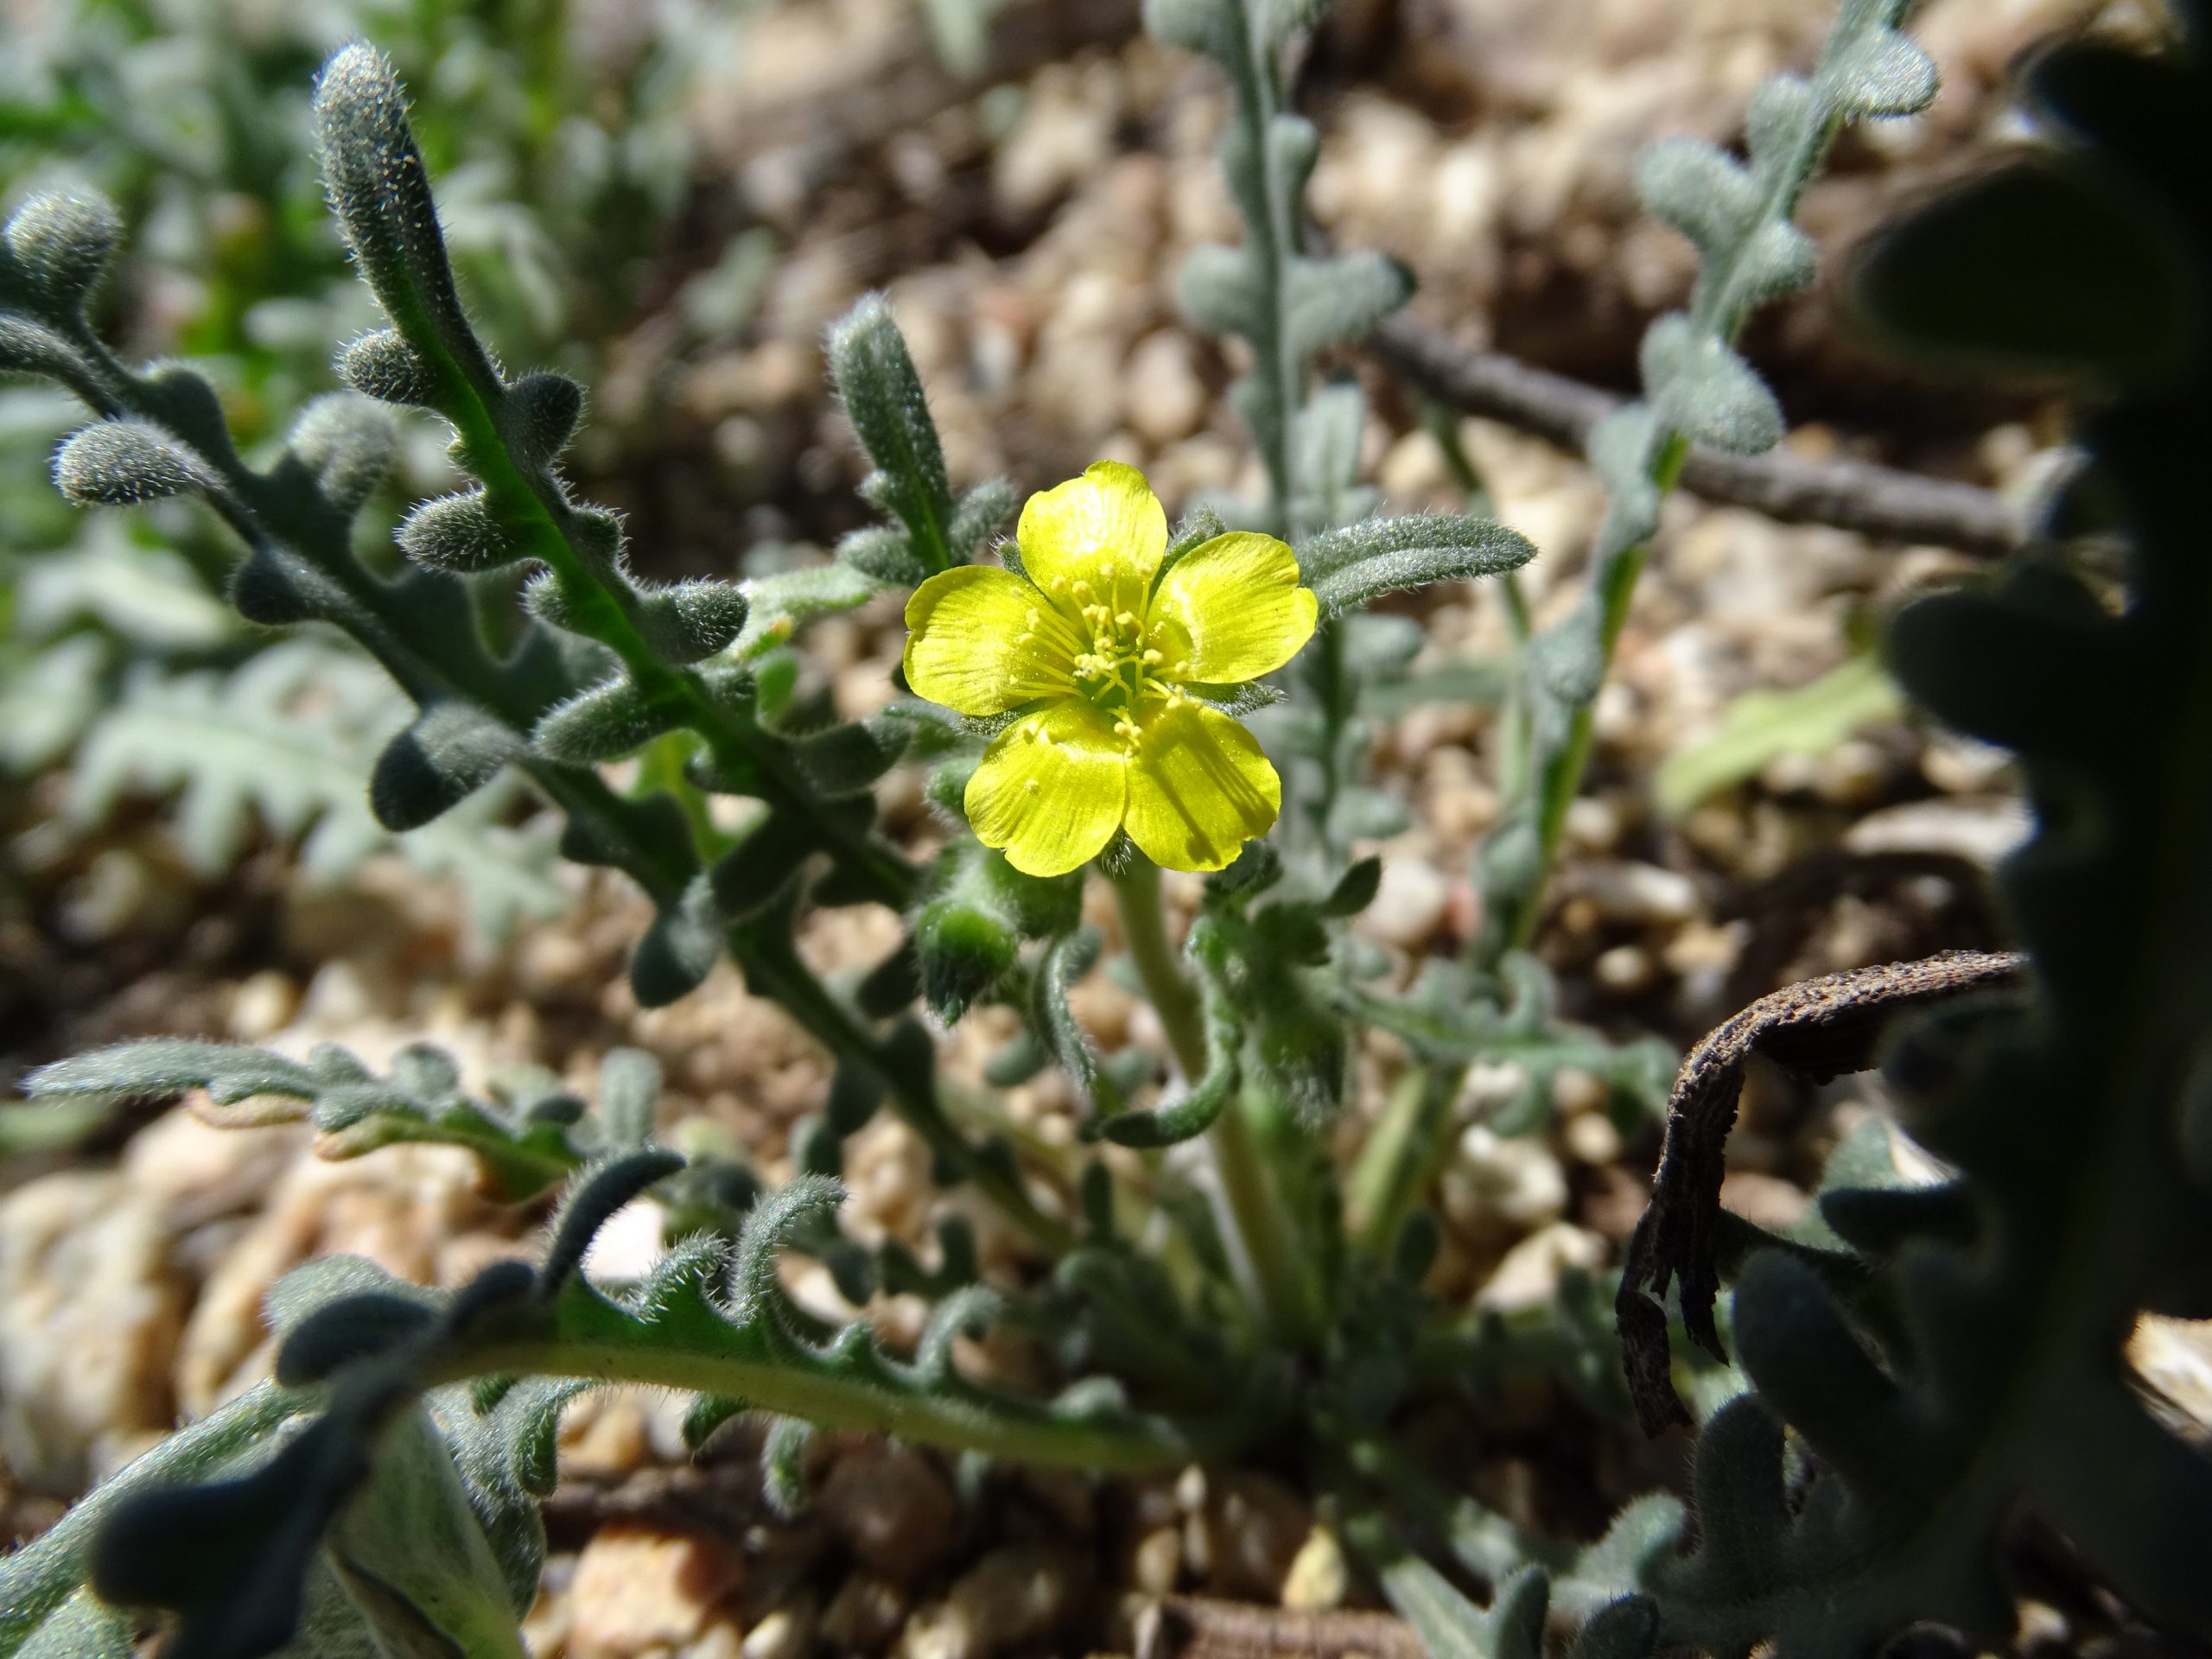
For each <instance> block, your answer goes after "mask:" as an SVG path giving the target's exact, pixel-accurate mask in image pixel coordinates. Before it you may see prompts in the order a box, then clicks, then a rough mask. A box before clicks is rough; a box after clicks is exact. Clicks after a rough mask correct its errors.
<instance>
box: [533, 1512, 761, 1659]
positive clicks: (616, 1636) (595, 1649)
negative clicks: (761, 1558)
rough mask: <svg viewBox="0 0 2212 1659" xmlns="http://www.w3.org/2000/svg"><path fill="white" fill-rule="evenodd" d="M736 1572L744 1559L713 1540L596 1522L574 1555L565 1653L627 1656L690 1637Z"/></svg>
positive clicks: (607, 1658)
mask: <svg viewBox="0 0 2212 1659" xmlns="http://www.w3.org/2000/svg"><path fill="white" fill-rule="evenodd" d="M744 1574H745V1561H744V1558H743V1557H742V1556H741V1555H739V1554H736V1553H735V1552H734V1551H733V1550H731V1549H730V1548H728V1547H727V1546H726V1545H724V1544H722V1543H721V1542H720V1541H716V1540H715V1539H712V1538H709V1537H706V1536H703V1535H697V1534H683V1533H665V1532H659V1531H656V1530H653V1529H650V1528H645V1527H639V1526H632V1525H628V1524H626V1523H623V1522H617V1523H615V1524H614V1525H613V1526H607V1527H602V1528H601V1529H600V1530H599V1531H598V1532H597V1533H595V1534H594V1535H593V1536H592V1540H591V1541H590V1542H589V1543H588V1544H586V1545H585V1546H584V1548H583V1553H582V1554H581V1555H579V1556H578V1557H577V1558H576V1575H575V1581H574V1583H573V1584H572V1585H571V1586H570V1588H569V1595H570V1597H571V1598H572V1599H573V1600H574V1602H575V1613H574V1616H573V1619H572V1622H571V1624H570V1625H569V1641H568V1651H569V1659H635V1656H637V1655H639V1654H642V1653H644V1652H645V1651H646V1650H647V1649H651V1648H657V1647H674V1646H677V1645H679V1644H681V1643H688V1642H690V1641H692V1640H693V1639H694V1638H695V1637H698V1636H700V1635H701V1633H702V1631H704V1630H705V1629H706V1628H707V1624H708V1621H709V1617H710V1615H711V1614H712V1613H713V1611H714V1608H715V1604H716V1603H717V1602H719V1601H721V1599H722V1598H723V1597H725V1596H727V1595H728V1594H729V1593H730V1592H732V1591H733V1590H734V1589H736V1588H737V1587H738V1586H739V1584H740V1583H741V1581H742V1580H743V1578H744Z"/></svg>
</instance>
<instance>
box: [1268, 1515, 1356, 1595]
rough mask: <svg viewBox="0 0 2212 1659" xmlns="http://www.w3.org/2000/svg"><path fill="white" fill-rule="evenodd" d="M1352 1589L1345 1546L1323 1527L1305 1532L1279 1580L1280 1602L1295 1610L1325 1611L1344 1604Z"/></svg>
mask: <svg viewBox="0 0 2212 1659" xmlns="http://www.w3.org/2000/svg"><path fill="white" fill-rule="evenodd" d="M1350 1593H1351V1566H1350V1565H1349V1563H1347V1562H1346V1561H1345V1560H1344V1546H1343V1545H1342V1544H1340V1543H1338V1541H1337V1535H1336V1534H1334V1533H1333V1532H1331V1531H1330V1530H1329V1529H1327V1528H1326V1527H1316V1528H1314V1529H1313V1531H1311V1532H1309V1533H1307V1534H1306V1541H1305V1542H1304V1543H1302V1544H1300V1546H1299V1547H1298V1554H1296V1555H1295V1556H1294V1557H1293V1558H1292V1559H1291V1563H1290V1572H1289V1573H1288V1574H1287V1576H1286V1577H1285V1578H1284V1579H1283V1581H1282V1605H1284V1606H1285V1607H1287V1608H1288V1609H1289V1610H1290V1611H1292V1612H1294V1613H1325V1612H1327V1611H1330V1610H1331V1609H1332V1608H1337V1607H1341V1606H1343V1605H1344V1598H1345V1597H1346V1596H1347V1595H1349V1594H1350Z"/></svg>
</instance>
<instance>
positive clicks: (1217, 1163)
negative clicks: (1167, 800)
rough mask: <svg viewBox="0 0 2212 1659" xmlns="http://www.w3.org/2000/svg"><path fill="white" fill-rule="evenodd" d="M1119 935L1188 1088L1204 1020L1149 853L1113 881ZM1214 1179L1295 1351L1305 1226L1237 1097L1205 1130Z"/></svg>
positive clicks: (1305, 1326)
mask: <svg viewBox="0 0 2212 1659" xmlns="http://www.w3.org/2000/svg"><path fill="white" fill-rule="evenodd" d="M1112 880H1113V883H1114V894H1115V898H1116V900H1117V901H1118V903H1119V906H1120V909H1121V914H1122V940H1123V942H1124V943H1125V944H1127V945H1128V949H1129V959H1130V961H1131V963H1134V964H1135V968H1136V970H1137V978H1138V979H1139V981H1141V982H1142V984H1143V986H1144V989H1145V995H1146V996H1147V998H1148V999H1150V1001H1151V1002H1152V1006H1153V1008H1154V1011H1155V1012H1156V1013H1157V1014H1159V1015H1160V1025H1161V1027H1163V1028H1164V1029H1165V1030H1166V1033H1167V1044H1168V1046H1169V1048H1170V1049H1172V1050H1173V1052H1174V1055H1175V1064H1176V1066H1177V1068H1178V1069H1179V1071H1181V1072H1182V1073H1183V1076H1184V1078H1185V1081H1187V1082H1191V1083H1196V1082H1197V1081H1198V1079H1199V1078H1200V1077H1204V1076H1205V1070H1206V1038H1205V1014H1204V1012H1203V1010H1202V1009H1201V1008H1200V1007H1199V1004H1198V988H1197V987H1196V986H1195V985H1193V984H1192V982H1191V980H1190V978H1189V976H1187V975H1185V973H1184V972H1183V969H1182V964H1181V963H1179V961H1178V960H1177V959H1176V953H1175V949H1174V946H1173V944H1171V943H1170V942H1169V940H1168V937H1167V918H1166V912H1165V910H1164V908H1163V906H1162V905H1161V901H1160V867H1159V866H1158V865H1156V864H1154V862H1153V861H1151V860H1150V859H1148V858H1147V857H1145V856H1144V855H1143V854H1141V853H1138V854H1135V855H1133V856H1132V857H1131V858H1130V860H1129V861H1128V866H1127V867H1126V868H1124V869H1123V870H1122V873H1121V874H1119V875H1116V876H1115V877H1114V878H1112ZM1206 1140H1207V1145H1208V1147H1209V1148H1210V1149H1211V1153H1212V1154H1213V1166H1214V1173H1215V1176H1216V1178H1217V1181H1218V1198H1219V1202H1218V1203H1217V1205H1216V1206H1215V1208H1216V1211H1217V1225H1218V1226H1219V1227H1220V1228H1221V1230H1222V1235H1223V1242H1224V1244H1225V1245H1226V1246H1227V1247H1228V1249H1229V1253H1230V1262H1231V1263H1232V1265H1234V1266H1235V1268H1236V1270H1237V1273H1238V1276H1239V1277H1240V1279H1242V1280H1243V1290H1244V1293H1245V1295H1246V1297H1247V1298H1248V1299H1249V1300H1250V1301H1251V1303H1252V1305H1253V1306H1254V1308H1255V1311H1256V1312H1257V1313H1259V1314H1260V1316H1261V1318H1262V1321H1263V1322H1264V1323H1265V1325H1267V1327H1268V1330H1269V1331H1270V1332H1272V1333H1273V1334H1274V1336H1275V1337H1277V1338H1279V1339H1281V1340H1284V1341H1287V1342H1291V1343H1293V1344H1302V1343H1305V1342H1309V1341H1311V1340H1312V1339H1313V1337H1314V1335H1315V1334H1316V1333H1317V1331H1318V1327H1319V1318H1320V1315H1319V1299H1318V1297H1317V1296H1316V1294H1314V1290H1313V1286H1312V1284H1311V1283H1310V1274H1308V1273H1307V1272H1306V1256H1305V1254H1304V1252H1303V1250H1302V1249H1301V1247H1300V1239H1299V1228H1298V1224H1297V1222H1296V1220H1295V1218H1294V1217H1293V1216H1292V1215H1291V1213H1290V1211H1289V1208H1288V1206H1287V1205H1286V1204H1285V1203H1284V1201H1283V1195H1282V1192H1281V1187H1280V1186H1279V1185H1277V1183H1276V1181H1275V1179H1274V1174H1273V1173H1272V1172H1271V1171H1270V1170H1269V1169H1268V1162H1267V1158H1266V1156H1265V1154H1263V1152H1262V1149H1261V1147H1260V1142H1259V1140H1258V1138H1257V1136H1255V1135H1254V1134H1253V1132H1252V1125H1251V1122H1250V1121H1249V1118H1248V1117H1247V1116H1245V1107H1244V1103H1243V1100H1242V1099H1241V1098H1233V1099H1231V1100H1230V1103H1229V1104H1228V1106H1227V1107H1226V1108H1225V1109H1224V1110H1223V1112H1222V1114H1221V1116H1218V1117H1217V1118H1216V1119H1215V1120H1214V1121H1213V1127H1212V1128H1210V1129H1209V1130H1207V1132H1206Z"/></svg>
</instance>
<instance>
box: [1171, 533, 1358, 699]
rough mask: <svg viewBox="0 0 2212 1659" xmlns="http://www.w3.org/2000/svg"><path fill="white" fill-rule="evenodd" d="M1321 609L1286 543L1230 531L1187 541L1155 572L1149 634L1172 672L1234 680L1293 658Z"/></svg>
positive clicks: (1217, 680)
mask: <svg viewBox="0 0 2212 1659" xmlns="http://www.w3.org/2000/svg"><path fill="white" fill-rule="evenodd" d="M1318 613H1319V605H1318V602H1317V601H1315V599H1314V597H1313V589H1312V588H1301V587H1300V586H1299V585H1298V556H1297V555H1296V554H1295V553H1293V552H1292V551H1291V550H1290V547H1289V544H1288V543H1284V542H1279V541H1277V540H1276V539H1275V538H1274V537H1272V536H1259V535H1255V534H1253V533H1252V532H1251V531H1232V532H1230V534H1229V535H1226V536H1217V537H1214V538H1213V539H1212V540H1211V541H1210V542H1206V543H1202V544H1201V545H1199V546H1198V547H1195V548H1192V550H1191V551H1190V552H1189V553H1187V554H1185V556H1183V557H1182V558H1180V559H1179V560H1178V561H1176V563H1175V564H1174V566H1173V568H1172V569H1169V571H1168V572H1167V574H1166V575H1164V576H1162V577H1161V578H1160V588H1159V590H1158V591H1157V592H1156V593H1154V595H1153V599H1152V613H1151V615H1152V633H1153V637H1154V644H1155V645H1156V646H1157V647H1158V648H1159V650H1160V654H1161V655H1162V656H1163V657H1164V658H1166V664H1167V668H1168V671H1171V672H1173V674H1174V676H1175V677H1176V678H1178V679H1182V680H1195V681H1198V682H1200V683H1205V684H1213V685H1236V684H1239V683H1243V681H1245V680H1256V679H1258V678H1259V677H1260V676H1261V675H1262V674H1272V673H1274V671H1275V670H1277V669H1279V668H1281V666H1282V665H1283V664H1285V663H1287V662H1288V661H1289V660H1290V659H1291V658H1293V657H1295V656H1296V655H1297V654H1298V652H1299V651H1300V648H1301V647H1302V646H1303V645H1305V644H1306V641H1307V640H1308V639H1312V638H1313V622H1314V618H1315V616H1316V615H1317V614H1318ZM1185 663H1188V664H1190V666H1189V667H1188V668H1187V669H1185V668H1184V666H1183V664H1185Z"/></svg>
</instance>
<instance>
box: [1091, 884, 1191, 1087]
mask: <svg viewBox="0 0 2212 1659" xmlns="http://www.w3.org/2000/svg"><path fill="white" fill-rule="evenodd" d="M1112 880H1113V883H1114V896H1115V899H1116V901H1117V902H1118V904H1119V906H1120V908H1121V912H1122V943H1123V944H1126V945H1128V948H1129V960H1130V961H1131V962H1133V963H1135V965H1136V970H1137V977H1138V979H1139V980H1141V981H1142V982H1143V984H1144V993H1145V995H1147V997H1149V998H1151V999H1152V1006H1153V1009H1154V1012H1155V1013H1157V1014H1159V1015H1160V1025H1161V1027H1163V1028H1164V1029H1165V1030H1166V1033H1167V1046H1168V1047H1169V1048H1170V1049H1171V1050H1173V1052H1174V1055H1175V1064H1176V1065H1177V1066H1178V1067H1179V1069H1180V1070H1181V1071H1182V1073H1183V1079H1184V1081H1185V1082H1186V1083H1196V1082H1197V1081H1198V1079H1199V1078H1200V1077H1204V1076H1205V1074H1206V1021H1205V1010H1204V1009H1202V1008H1201V1007H1199V1006H1198V987H1197V986H1195V985H1194V984H1192V982H1191V981H1190V979H1189V977H1188V976H1186V975H1185V973H1184V972H1183V966H1182V963H1180V962H1179V961H1178V960H1177V956H1176V950H1175V947H1174V945H1173V943H1171V942H1170V940H1169V939H1168V937H1167V914H1166V908H1165V906H1163V904H1162V902H1161V899H1160V866H1158V865H1157V864H1155V863H1154V862H1153V861H1151V860H1150V859H1148V858H1147V857H1146V856H1145V855H1143V854H1142V853H1135V852H1133V853H1132V854H1131V855H1130V856H1129V861H1128V866H1127V868H1124V869H1123V870H1122V873H1121V874H1119V875H1116V876H1115V877H1113V878H1112Z"/></svg>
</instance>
